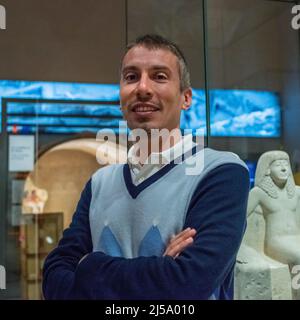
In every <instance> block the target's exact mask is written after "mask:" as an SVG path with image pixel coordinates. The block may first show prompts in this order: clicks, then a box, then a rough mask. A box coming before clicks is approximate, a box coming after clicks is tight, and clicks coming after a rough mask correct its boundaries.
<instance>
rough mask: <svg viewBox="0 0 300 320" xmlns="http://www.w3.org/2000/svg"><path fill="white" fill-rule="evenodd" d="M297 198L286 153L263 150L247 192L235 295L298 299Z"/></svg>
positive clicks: (298, 193) (299, 190)
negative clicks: (295, 278) (245, 229)
mask: <svg viewBox="0 0 300 320" xmlns="http://www.w3.org/2000/svg"><path fill="white" fill-rule="evenodd" d="M299 199H300V187H299V186H296V185H295V182H294V179H293V175H292V171H291V166H290V161H289V156H288V154H287V153H285V152H283V151H269V152H266V153H264V154H263V155H262V156H261V157H260V159H259V161H258V164H257V169H256V175H255V187H254V188H253V189H252V190H251V191H250V194H249V201H248V209H247V214H248V228H247V231H246V234H245V238H244V240H243V243H242V246H241V248H240V251H239V253H238V257H237V265H236V287H235V289H236V294H235V298H236V299H291V298H293V299H300V292H299V290H295V288H292V282H293V281H292V278H293V276H294V275H295V274H294V273H293V271H294V270H295V269H294V270H293V268H294V266H297V265H300V226H299V220H300V219H299Z"/></svg>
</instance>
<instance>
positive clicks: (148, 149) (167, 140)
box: [137, 129, 182, 164]
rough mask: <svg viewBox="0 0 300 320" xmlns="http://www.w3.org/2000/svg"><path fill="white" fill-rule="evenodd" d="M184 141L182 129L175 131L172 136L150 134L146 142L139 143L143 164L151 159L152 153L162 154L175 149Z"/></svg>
mask: <svg viewBox="0 0 300 320" xmlns="http://www.w3.org/2000/svg"><path fill="white" fill-rule="evenodd" d="M181 140H182V134H181V131H180V129H176V130H173V131H172V132H171V133H170V134H166V135H162V136H160V135H159V131H158V132H157V133H153V132H152V134H151V133H149V135H148V136H147V139H146V140H141V141H139V152H138V154H137V155H138V156H139V158H140V161H141V164H144V163H145V161H146V159H148V158H149V157H150V155H151V154H152V153H162V152H163V151H166V150H168V149H170V148H172V147H174V146H175V145H176V144H177V143H178V142H179V141H181Z"/></svg>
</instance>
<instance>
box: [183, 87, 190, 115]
mask: <svg viewBox="0 0 300 320" xmlns="http://www.w3.org/2000/svg"><path fill="white" fill-rule="evenodd" d="M183 98H184V101H183V105H182V107H181V109H183V110H188V109H189V108H190V106H191V104H192V88H187V89H185V90H183Z"/></svg>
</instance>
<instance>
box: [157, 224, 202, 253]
mask: <svg viewBox="0 0 300 320" xmlns="http://www.w3.org/2000/svg"><path fill="white" fill-rule="evenodd" d="M195 234H196V230H195V229H191V228H186V229H185V230H183V231H181V232H180V233H178V234H177V235H176V236H173V237H172V238H171V240H170V242H169V244H168V246H167V249H166V250H165V252H164V254H163V255H164V256H171V257H173V258H174V259H175V258H177V257H178V256H179V254H180V253H181V252H182V251H183V250H184V249H185V248H186V247H188V246H189V245H191V244H192V243H193V241H194V240H193V237H194V236H195Z"/></svg>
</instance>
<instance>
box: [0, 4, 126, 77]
mask: <svg viewBox="0 0 300 320" xmlns="http://www.w3.org/2000/svg"><path fill="white" fill-rule="evenodd" d="M125 4H126V1H124V0H111V1H99V0H76V1H74V0H51V1H49V0H26V1H24V0H23V1H20V0H1V5H3V6H5V8H6V15H7V29H6V30H0V78H2V79H22V80H23V79H24V80H49V81H51V80H56V81H73V82H96V83H117V82H118V67H119V59H120V55H121V52H122V50H123V48H124V46H125V43H126V36H125V35H126V28H125V17H126V14H125V12H126V10H125Z"/></svg>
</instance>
